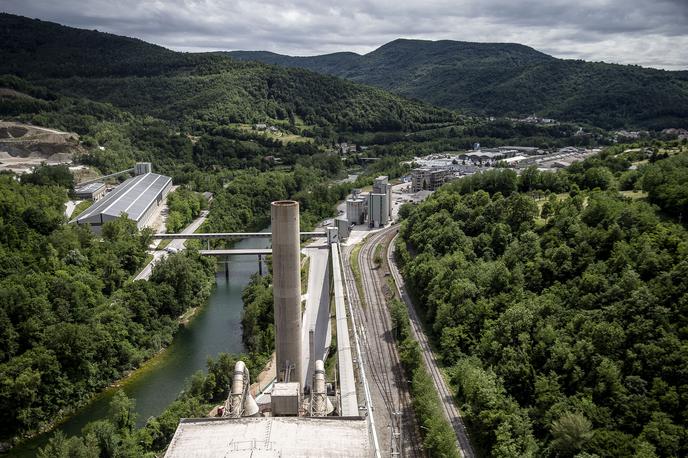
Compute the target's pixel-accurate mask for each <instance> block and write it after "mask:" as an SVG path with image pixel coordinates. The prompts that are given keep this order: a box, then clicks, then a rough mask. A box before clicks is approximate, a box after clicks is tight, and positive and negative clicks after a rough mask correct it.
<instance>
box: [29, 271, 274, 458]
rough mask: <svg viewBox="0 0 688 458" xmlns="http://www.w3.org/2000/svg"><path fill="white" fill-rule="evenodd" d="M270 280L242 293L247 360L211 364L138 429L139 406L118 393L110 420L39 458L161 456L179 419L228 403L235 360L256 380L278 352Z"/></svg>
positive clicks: (52, 445) (225, 357)
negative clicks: (136, 409)
mask: <svg viewBox="0 0 688 458" xmlns="http://www.w3.org/2000/svg"><path fill="white" fill-rule="evenodd" d="M271 281H272V280H271V277H270V275H266V276H264V277H261V276H259V275H258V274H256V275H255V276H254V277H253V278H252V279H251V281H250V283H249V284H248V286H247V287H246V288H245V289H244V292H243V294H242V299H243V301H244V312H243V316H242V328H243V340H244V344H245V346H246V349H247V351H248V352H249V353H248V354H244V355H229V354H224V353H223V354H220V355H218V357H217V358H216V359H212V358H210V359H209V360H208V364H207V366H208V370H207V372H206V373H204V372H202V371H199V372H197V373H196V374H194V376H193V377H191V379H190V380H188V381H187V386H186V388H185V389H184V390H183V391H182V392H181V393H180V394H179V396H178V398H177V399H176V400H175V401H174V402H173V403H172V404H170V405H169V406H168V407H167V408H166V409H165V410H164V411H163V412H162V413H161V414H160V415H158V416H157V417H154V418H151V419H149V420H148V421H147V422H146V424H145V426H143V427H142V428H138V429H136V428H135V425H136V417H135V414H134V406H135V402H136V401H135V400H134V399H129V398H127V396H126V395H125V394H124V393H123V392H122V391H120V392H118V393H117V394H116V395H115V397H114V398H113V400H112V402H111V406H110V407H111V408H110V413H109V416H108V417H107V418H104V419H102V420H99V421H95V422H91V423H89V424H88V425H86V426H85V427H84V428H83V430H82V433H81V435H80V436H75V437H70V438H65V437H64V435H63V434H62V433H61V432H58V433H56V434H55V436H54V437H52V438H51V439H50V441H49V443H48V444H47V445H46V446H45V447H44V448H43V449H42V450H41V451H40V453H39V454H38V456H39V457H40V458H52V457H83V458H91V457H93V458H96V457H103V456H108V457H119V456H122V457H124V456H131V457H150V458H153V457H155V456H160V455H161V454H162V453H163V452H164V451H165V449H166V448H167V446H168V444H169V442H170V441H171V440H172V436H173V435H174V432H175V431H176V429H177V424H178V423H179V419H180V418H193V417H205V416H207V415H208V412H210V410H211V409H212V408H213V407H214V406H216V405H218V404H222V403H223V402H224V401H225V399H226V398H227V395H228V392H227V387H228V386H229V384H230V381H231V377H232V374H233V373H234V364H235V362H236V361H237V360H239V359H241V360H242V361H244V362H245V363H246V365H247V367H248V369H249V371H250V374H251V376H252V377H256V376H257V375H258V374H259V373H260V371H261V370H262V369H263V367H264V366H265V364H266V363H267V361H268V360H269V359H270V357H271V355H272V352H273V351H274V346H275V341H274V327H273V315H272V310H273V308H272V287H271V286H270V284H271Z"/></svg>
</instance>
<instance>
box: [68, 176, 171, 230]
mask: <svg viewBox="0 0 688 458" xmlns="http://www.w3.org/2000/svg"><path fill="white" fill-rule="evenodd" d="M147 169H148V170H150V164H148V168H147ZM142 170H146V168H145V166H144V168H143V169H142ZM171 187H172V178H170V177H168V176H165V175H158V174H157V173H152V172H147V173H143V174H141V175H137V176H134V177H132V178H129V179H128V180H126V181H125V182H123V183H122V184H120V185H119V186H117V188H115V190H114V191H112V192H110V193H109V194H107V195H106V196H105V197H104V198H102V199H100V200H99V201H98V202H96V203H94V204H93V205H91V206H90V207H89V208H88V209H87V210H86V211H84V212H83V213H82V214H81V215H79V216H78V217H77V218H76V219H74V220H72V222H76V223H77V224H90V225H91V229H92V230H93V232H95V233H100V231H101V229H102V226H103V224H104V223H106V222H108V221H111V220H113V219H117V218H119V216H120V215H122V214H126V215H127V216H128V218H129V219H131V220H132V221H135V222H136V226H137V227H139V228H142V227H144V226H146V224H147V223H148V220H149V219H150V217H151V216H152V215H153V214H154V213H155V211H156V210H157V209H158V207H159V206H160V205H161V204H162V202H163V201H164V199H165V197H166V196H167V194H168V193H169V192H170V188H171Z"/></svg>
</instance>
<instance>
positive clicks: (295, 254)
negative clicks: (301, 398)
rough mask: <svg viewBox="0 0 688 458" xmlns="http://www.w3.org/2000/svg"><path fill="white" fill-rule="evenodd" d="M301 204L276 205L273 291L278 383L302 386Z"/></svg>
mask: <svg viewBox="0 0 688 458" xmlns="http://www.w3.org/2000/svg"><path fill="white" fill-rule="evenodd" d="M300 243H301V239H300V234H299V203H298V202H296V201H293V200H279V201H276V202H273V203H272V272H273V275H272V290H273V297H274V305H275V352H276V354H277V380H278V381H289V382H298V383H299V384H300V386H301V387H303V380H301V378H302V377H303V373H302V371H301V364H302V351H301V346H302V342H301V262H300Z"/></svg>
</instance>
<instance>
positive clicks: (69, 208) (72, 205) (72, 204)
mask: <svg viewBox="0 0 688 458" xmlns="http://www.w3.org/2000/svg"><path fill="white" fill-rule="evenodd" d="M81 202H83V200H68V201H67V203H66V204H65V213H64V214H65V216H66V217H67V218H68V219H69V218H70V217H71V216H72V213H74V210H76V206H77V205H79V204H80V203H81Z"/></svg>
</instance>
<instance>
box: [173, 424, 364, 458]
mask: <svg viewBox="0 0 688 458" xmlns="http://www.w3.org/2000/svg"><path fill="white" fill-rule="evenodd" d="M370 456H372V448H371V447H370V444H369V440H368V430H367V422H366V420H364V419H359V418H353V419H352V418H341V417H329V418H313V417H255V418H254V417H244V418H201V419H182V420H181V421H180V422H179V426H177V432H175V434H174V437H173V438H172V442H170V446H169V447H168V449H167V452H166V453H165V458H181V457H184V458H216V457H218V458H219V457H228V458H237V457H242V458H243V457H251V458H256V457H328V458H333V457H370Z"/></svg>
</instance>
